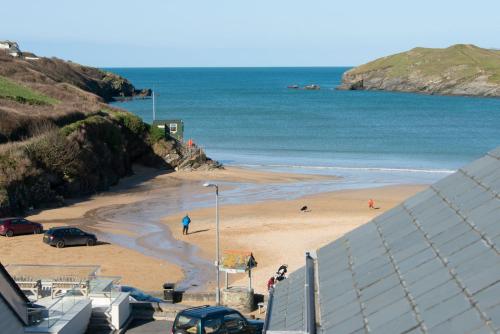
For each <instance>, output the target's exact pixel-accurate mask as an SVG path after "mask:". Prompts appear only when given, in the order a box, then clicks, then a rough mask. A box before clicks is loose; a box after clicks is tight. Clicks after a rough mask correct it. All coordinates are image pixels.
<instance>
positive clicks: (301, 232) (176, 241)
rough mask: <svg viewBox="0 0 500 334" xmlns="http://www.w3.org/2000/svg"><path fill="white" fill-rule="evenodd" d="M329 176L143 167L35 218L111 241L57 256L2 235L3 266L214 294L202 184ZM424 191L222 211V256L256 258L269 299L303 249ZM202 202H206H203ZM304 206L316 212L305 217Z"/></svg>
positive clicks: (208, 212) (259, 286)
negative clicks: (272, 280) (88, 270)
mask: <svg viewBox="0 0 500 334" xmlns="http://www.w3.org/2000/svg"><path fill="white" fill-rule="evenodd" d="M332 179H334V178H332V177H331V176H318V175H314V176H310V175H299V174H286V173H270V172H264V171H255V170H247V169H241V168H227V169H225V170H219V171H208V172H176V173H171V174H161V173H159V172H158V171H154V170H150V169H146V168H140V169H138V170H137V172H136V175H134V176H132V177H130V178H126V179H123V180H122V181H121V182H120V185H119V186H117V187H114V188H113V189H111V191H109V192H106V193H103V194H100V195H96V196H93V197H90V198H88V199H82V200H79V201H73V202H71V203H69V204H68V205H67V206H65V207H62V208H56V209H49V210H44V211H41V212H39V213H37V214H33V215H31V216H29V217H28V218H29V219H32V220H34V221H39V222H41V223H43V224H44V225H45V227H46V228H49V227H52V226H60V225H68V224H70V225H77V226H80V227H82V228H83V229H86V230H89V231H92V232H95V233H97V235H98V237H99V239H100V240H103V241H104V242H105V243H104V244H101V245H98V246H95V247H68V248H65V249H56V248H53V247H49V246H47V245H45V244H43V243H42V241H41V238H42V237H41V236H38V235H27V236H19V237H15V238H11V239H8V238H0V254H2V256H1V257H0V261H2V263H3V264H4V265H7V264H89V265H100V266H101V273H102V274H103V275H117V276H121V277H122V283H123V284H126V285H133V286H135V287H137V288H140V289H143V290H146V291H151V290H160V289H161V285H162V284H163V283H165V282H183V284H184V287H186V288H189V287H191V286H194V287H198V288H200V289H207V288H208V287H210V286H211V285H213V283H214V276H215V272H214V270H213V259H214V253H215V233H214V232H215V231H214V221H215V215H214V207H213V197H212V190H211V189H206V188H203V187H201V185H200V184H201V183H202V182H204V181H206V180H210V181H217V182H221V184H222V185H221V198H222V199H223V198H224V191H225V190H230V189H232V188H234V187H236V186H237V185H236V184H239V183H241V184H250V185H253V186H254V187H255V189H256V190H253V191H256V192H258V190H259V189H260V188H259V187H260V186H264V185H269V184H275V185H276V186H278V187H279V186H280V185H286V184H292V183H297V184H309V183H310V184H314V182H323V181H328V180H332ZM423 188H424V186H420V185H419V186H414V185H408V186H392V187H382V188H373V189H361V190H343V191H335V192H329V193H321V194H316V195H310V196H305V197H304V196H303V197H300V198H298V199H293V200H265V201H262V202H258V203H250V204H248V203H240V204H230V203H228V204H223V205H222V206H221V211H220V213H221V218H220V219H221V220H220V222H221V249H222V250H224V249H239V250H249V251H252V252H253V253H254V255H255V257H256V259H257V262H258V267H257V268H256V269H255V270H254V272H253V277H254V287H255V289H256V291H257V292H264V291H265V284H266V281H267V279H268V277H269V276H271V275H272V274H273V273H274V272H275V271H276V269H277V268H278V266H279V265H280V264H283V263H286V264H288V265H289V269H290V270H294V269H296V268H298V267H300V266H301V265H302V264H303V258H304V252H305V251H308V250H314V249H316V248H318V247H320V246H322V245H324V244H326V243H328V242H330V241H332V240H334V239H336V238H338V237H339V236H341V235H343V234H344V233H346V232H348V231H350V230H352V229H353V228H355V227H357V226H359V225H361V224H363V223H365V222H367V221H369V220H370V219H371V218H373V217H375V216H376V215H378V214H380V213H382V212H384V211H386V210H388V209H390V208H392V207H394V206H395V205H397V204H398V203H400V202H401V201H403V200H404V199H405V198H407V197H409V196H411V195H413V194H415V193H416V192H418V191H420V190H422V189H423ZM199 196H205V197H203V198H202V199H198V197H199ZM369 198H374V199H375V201H376V206H378V207H380V209H378V210H369V209H368V208H367V200H368V199H369ZM185 201H188V203H190V204H193V202H194V206H193V207H194V209H191V210H188V209H186V206H185V204H184V203H186V202H185ZM197 201H199V203H198V202H197ZM198 204H199V206H197V205H198ZM303 205H307V206H308V208H309V209H310V211H309V212H306V213H303V212H300V210H299V209H300V207H302V206H303ZM186 211H189V214H190V216H191V219H192V224H191V227H190V232H191V233H190V234H189V235H188V236H182V230H181V224H180V220H181V218H182V216H183V215H184V214H185V212H186ZM108 242H109V243H108ZM231 284H233V285H245V284H246V277H245V276H242V275H239V276H238V275H234V276H232V278H231Z"/></svg>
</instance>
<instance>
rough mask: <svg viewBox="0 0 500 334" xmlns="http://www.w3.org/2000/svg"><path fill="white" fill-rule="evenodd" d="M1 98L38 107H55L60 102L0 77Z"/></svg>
mask: <svg viewBox="0 0 500 334" xmlns="http://www.w3.org/2000/svg"><path fill="white" fill-rule="evenodd" d="M0 98H4V99H5V98H6V99H12V100H14V101H16V102H20V103H28V104H36V105H54V104H56V103H57V102H58V101H57V100H56V99H53V98H51V97H48V96H46V95H43V94H39V93H37V92H35V91H33V90H31V89H29V88H26V87H23V86H21V85H19V84H16V83H14V82H12V81H10V80H8V79H7V78H4V77H2V76H0Z"/></svg>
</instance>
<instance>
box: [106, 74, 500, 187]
mask: <svg viewBox="0 0 500 334" xmlns="http://www.w3.org/2000/svg"><path fill="white" fill-rule="evenodd" d="M347 69H349V68H346V67H314V68H110V69H108V70H110V71H112V72H114V73H117V74H119V75H122V76H124V77H126V78H128V79H129V80H130V81H131V82H132V83H133V84H134V85H135V86H136V87H137V88H152V89H154V91H155V93H156V94H157V98H156V115H157V116H156V117H157V118H158V119H162V118H164V119H182V120H184V123H185V139H188V138H192V139H193V140H194V141H195V142H196V143H197V144H198V145H199V146H201V147H203V148H204V149H205V150H206V152H207V154H208V155H209V156H210V157H212V158H213V159H216V160H219V161H221V162H223V163H225V164H226V165H238V166H250V167H253V168H262V169H270V170H276V171H288V172H289V171H293V172H300V173H318V174H335V175H340V176H342V177H343V179H344V180H345V182H344V186H345V185H346V184H350V186H348V187H352V186H353V185H355V187H364V186H367V185H373V184H377V185H386V184H401V183H431V182H434V181H436V180H437V179H439V178H441V177H443V176H446V175H448V174H449V173H451V172H452V171H454V170H456V169H457V168H459V167H460V166H462V165H464V164H466V163H467V162H469V161H472V160H474V159H476V158H478V157H480V156H482V155H483V154H484V153H485V152H487V151H488V150H491V149H493V148H495V147H496V146H498V145H500V99H497V98H474V97H450V96H430V95H420V94H411V93H393V92H376V91H337V90H335V87H336V86H337V85H338V84H339V83H340V81H341V76H342V73H343V72H344V71H346V70H347ZM309 84H317V85H320V86H321V89H320V90H314V91H312V90H296V89H288V88H287V86H289V85H299V86H305V85H309ZM114 105H115V106H117V107H120V108H124V109H127V110H129V111H131V112H133V113H135V114H137V115H139V116H140V117H142V118H143V119H144V120H145V121H146V122H151V121H152V101H151V99H145V100H133V101H126V102H116V103H114Z"/></svg>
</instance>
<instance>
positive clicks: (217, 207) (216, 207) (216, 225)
mask: <svg viewBox="0 0 500 334" xmlns="http://www.w3.org/2000/svg"><path fill="white" fill-rule="evenodd" d="M203 186H204V187H211V188H215V266H216V268H217V290H216V291H215V303H216V305H220V270H219V269H220V263H219V260H220V255H219V186H218V185H217V184H215V183H205V184H204V185H203Z"/></svg>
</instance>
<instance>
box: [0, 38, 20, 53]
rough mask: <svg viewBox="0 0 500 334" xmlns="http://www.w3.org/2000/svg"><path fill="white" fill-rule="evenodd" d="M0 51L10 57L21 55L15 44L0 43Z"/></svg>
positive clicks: (9, 42) (8, 42)
mask: <svg viewBox="0 0 500 334" xmlns="http://www.w3.org/2000/svg"><path fill="white" fill-rule="evenodd" d="M0 50H2V51H3V52H5V53H7V54H9V55H10V56H12V57H19V56H20V55H21V50H20V49H19V45H18V44H17V42H11V41H0Z"/></svg>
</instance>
